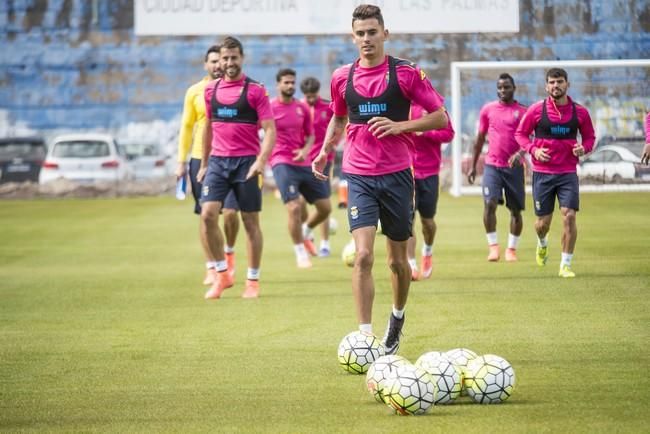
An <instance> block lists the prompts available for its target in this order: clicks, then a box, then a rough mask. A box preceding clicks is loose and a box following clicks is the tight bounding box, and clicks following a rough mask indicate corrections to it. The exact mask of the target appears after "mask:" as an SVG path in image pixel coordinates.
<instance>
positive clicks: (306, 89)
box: [300, 77, 336, 257]
mask: <svg viewBox="0 0 650 434" xmlns="http://www.w3.org/2000/svg"><path fill="white" fill-rule="evenodd" d="M300 90H301V91H302V93H303V95H304V99H303V102H304V103H305V104H307V105H308V106H309V110H310V114H311V119H312V123H313V125H314V144H313V145H312V147H311V150H310V151H309V162H310V164H311V162H312V161H314V159H315V158H316V157H317V156H318V154H319V153H320V150H321V148H322V147H323V140H324V139H325V132H326V131H327V126H328V125H329V123H330V119H332V114H333V113H332V109H331V108H330V102H331V101H329V100H326V99H323V98H321V97H320V95H319V94H318V92H319V91H320V82H319V81H318V79H316V78H315V77H307V78H305V79H304V80H302V82H301V83H300ZM335 154H336V152H335V151H332V152H330V153H329V154H328V155H327V165H326V166H325V173H326V174H328V176H331V174H332V169H333V167H334V156H335ZM324 183H325V188H326V190H327V197H328V198H329V197H331V196H332V187H331V185H330V182H329V181H324ZM328 200H329V199H328ZM330 207H331V205H330ZM302 217H303V221H304V223H303V236H304V237H305V238H306V239H308V240H310V241H311V242H312V244H313V240H314V235H313V227H310V226H309V225H308V222H307V219H308V213H307V204H306V203H305V201H302ZM319 226H320V228H321V230H320V232H321V240H320V247H319V248H318V256H320V257H327V256H329V255H330V241H329V236H330V233H329V232H330V219H325V220H324V221H323V222H322V223H321V224H320V225H319Z"/></svg>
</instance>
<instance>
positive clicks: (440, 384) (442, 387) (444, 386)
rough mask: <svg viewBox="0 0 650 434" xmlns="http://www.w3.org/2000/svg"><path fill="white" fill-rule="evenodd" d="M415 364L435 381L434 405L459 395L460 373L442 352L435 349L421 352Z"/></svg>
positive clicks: (445, 402) (448, 402)
mask: <svg viewBox="0 0 650 434" xmlns="http://www.w3.org/2000/svg"><path fill="white" fill-rule="evenodd" d="M415 366H418V367H420V368H422V369H424V370H425V371H427V372H428V373H429V374H431V377H432V378H433V381H435V383H436V399H435V404H436V405H438V404H450V403H452V402H453V401H454V400H455V399H456V398H458V397H459V396H460V391H461V388H462V385H463V384H462V373H461V371H460V369H458V368H457V367H456V366H455V365H454V364H453V363H451V362H450V361H449V359H448V358H447V357H446V356H445V355H444V354H442V353H439V352H437V351H431V352H429V353H426V354H423V355H422V356H420V358H419V359H418V360H417V362H415Z"/></svg>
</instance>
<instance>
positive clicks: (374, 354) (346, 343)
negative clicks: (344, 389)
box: [338, 331, 384, 374]
mask: <svg viewBox="0 0 650 434" xmlns="http://www.w3.org/2000/svg"><path fill="white" fill-rule="evenodd" d="M383 355H384V346H383V345H382V344H381V342H380V341H379V339H378V338H377V336H375V335H373V334H368V333H362V332H360V331H355V332H352V333H349V334H347V335H345V337H344V338H343V339H342V340H341V343H340V344H339V349H338V359H339V364H340V365H341V367H342V368H343V369H344V370H346V371H348V372H350V373H352V374H365V373H366V371H368V368H370V365H372V363H373V362H374V361H375V360H377V359H378V358H379V357H380V356H383Z"/></svg>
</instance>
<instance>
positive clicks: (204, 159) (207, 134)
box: [196, 112, 212, 182]
mask: <svg viewBox="0 0 650 434" xmlns="http://www.w3.org/2000/svg"><path fill="white" fill-rule="evenodd" d="M208 113H209V112H208ZM211 151H212V122H211V121H210V119H209V118H208V119H207V120H206V125H205V128H203V154H202V155H201V167H200V168H199V171H198V173H197V174H196V180H197V181H198V182H203V178H205V174H206V173H207V171H208V161H209V160H210V152H211Z"/></svg>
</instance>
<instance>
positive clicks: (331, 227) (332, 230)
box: [329, 217, 339, 235]
mask: <svg viewBox="0 0 650 434" xmlns="http://www.w3.org/2000/svg"><path fill="white" fill-rule="evenodd" d="M329 223H330V224H329V232H330V235H336V231H338V230H339V222H337V221H336V219H335V218H334V217H330V221H329Z"/></svg>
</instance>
